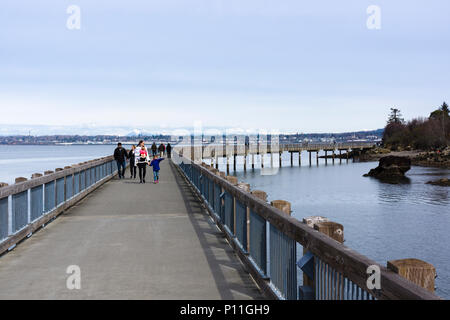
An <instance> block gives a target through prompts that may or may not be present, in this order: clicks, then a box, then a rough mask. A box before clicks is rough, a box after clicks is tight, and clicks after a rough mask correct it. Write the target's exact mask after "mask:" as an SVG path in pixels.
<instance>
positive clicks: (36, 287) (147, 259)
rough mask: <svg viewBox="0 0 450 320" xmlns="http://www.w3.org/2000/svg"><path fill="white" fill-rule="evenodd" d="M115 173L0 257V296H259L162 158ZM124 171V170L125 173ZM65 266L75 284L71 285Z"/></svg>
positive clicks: (185, 297)
mask: <svg viewBox="0 0 450 320" xmlns="http://www.w3.org/2000/svg"><path fill="white" fill-rule="evenodd" d="M161 166H162V168H161V173H160V175H161V181H160V183H159V184H156V185H155V184H153V183H149V181H150V180H152V172H151V171H148V172H147V183H146V184H139V183H138V182H139V179H136V180H130V179H129V178H127V179H125V180H116V179H115V180H113V181H110V182H108V183H106V184H105V185H103V186H102V187H100V188H99V189H98V190H97V191H95V192H93V193H92V194H91V195H89V196H88V197H87V198H85V199H84V200H83V201H81V202H80V203H79V204H78V205H76V206H75V207H72V208H71V209H70V210H68V211H67V212H66V213H65V214H63V215H61V216H60V217H58V218H57V219H56V220H55V221H54V222H52V223H50V224H49V225H47V226H46V227H45V228H43V229H41V230H40V231H38V232H37V233H35V234H34V235H33V236H32V237H31V238H29V239H27V240H26V241H24V242H22V243H20V244H19V245H18V246H17V247H16V248H15V249H14V250H13V251H11V252H9V253H7V254H4V255H3V256H1V257H0V299H254V298H256V299H262V298H263V297H262V296H261V294H260V292H259V290H258V289H257V287H256V285H255V284H254V282H253V280H252V279H251V278H250V276H249V275H248V274H247V273H246V272H245V271H244V269H243V266H242V264H241V263H240V261H239V260H238V258H237V257H236V256H235V254H234V253H233V250H232V249H231V248H230V246H229V245H228V244H227V242H226V241H225V238H224V237H223V235H222V234H221V233H220V231H219V230H218V229H217V228H216V227H215V225H214V224H213V223H212V222H211V220H210V218H209V216H208V215H207V214H206V213H205V212H204V211H203V210H202V208H201V206H200V203H199V202H198V201H197V200H196V199H195V197H194V196H193V194H192V192H191V190H190V189H189V187H188V186H187V185H186V183H185V182H184V180H183V179H182V178H181V176H179V174H178V173H177V172H176V171H175V169H174V168H172V164H171V163H169V161H168V160H165V161H163V162H162V163H161ZM128 174H129V173H128V171H127V176H128ZM69 265H77V266H79V267H80V269H81V289H80V290H76V289H74V290H69V289H67V286H66V280H67V278H68V277H69V274H67V273H66V269H67V267H68V266H69Z"/></svg>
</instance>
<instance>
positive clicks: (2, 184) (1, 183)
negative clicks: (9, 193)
mask: <svg viewBox="0 0 450 320" xmlns="http://www.w3.org/2000/svg"><path fill="white" fill-rule="evenodd" d="M7 186H9V184H7V183H6V182H0V188H4V187H7Z"/></svg>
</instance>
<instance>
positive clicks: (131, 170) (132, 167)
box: [130, 163, 136, 179]
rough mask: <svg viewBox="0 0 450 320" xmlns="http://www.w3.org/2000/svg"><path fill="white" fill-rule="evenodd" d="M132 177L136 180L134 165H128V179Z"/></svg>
mask: <svg viewBox="0 0 450 320" xmlns="http://www.w3.org/2000/svg"><path fill="white" fill-rule="evenodd" d="M133 177H134V178H135V179H136V166H135V164H134V163H130V179H132V178H133Z"/></svg>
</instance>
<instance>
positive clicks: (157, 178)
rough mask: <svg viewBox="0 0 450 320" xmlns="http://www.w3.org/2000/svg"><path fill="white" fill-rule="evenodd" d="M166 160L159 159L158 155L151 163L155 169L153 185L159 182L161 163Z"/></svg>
mask: <svg viewBox="0 0 450 320" xmlns="http://www.w3.org/2000/svg"><path fill="white" fill-rule="evenodd" d="M163 160H164V158H158V156H157V155H155V156H153V160H152V162H150V166H151V167H153V183H158V182H159V170H160V167H159V163H160V162H161V161H163Z"/></svg>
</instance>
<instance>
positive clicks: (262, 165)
mask: <svg viewBox="0 0 450 320" xmlns="http://www.w3.org/2000/svg"><path fill="white" fill-rule="evenodd" d="M261 168H264V153H261Z"/></svg>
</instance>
